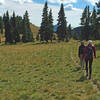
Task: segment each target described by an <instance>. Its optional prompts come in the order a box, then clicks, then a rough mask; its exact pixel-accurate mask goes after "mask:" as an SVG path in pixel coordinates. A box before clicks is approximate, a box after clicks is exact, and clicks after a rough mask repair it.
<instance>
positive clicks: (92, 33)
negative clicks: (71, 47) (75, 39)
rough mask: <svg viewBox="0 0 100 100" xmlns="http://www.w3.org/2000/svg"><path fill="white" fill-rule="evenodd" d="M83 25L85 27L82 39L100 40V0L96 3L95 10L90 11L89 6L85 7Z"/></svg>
mask: <svg viewBox="0 0 100 100" xmlns="http://www.w3.org/2000/svg"><path fill="white" fill-rule="evenodd" d="M96 8H97V9H96ZM81 25H82V27H83V28H82V31H81V36H80V39H81V40H89V39H92V40H100V1H99V2H98V3H96V7H94V8H93V11H90V8H89V6H86V7H85V9H84V10H83V13H82V17H81Z"/></svg>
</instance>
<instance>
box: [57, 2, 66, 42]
mask: <svg viewBox="0 0 100 100" xmlns="http://www.w3.org/2000/svg"><path fill="white" fill-rule="evenodd" d="M57 25H58V27H57V35H58V40H59V41H60V40H61V41H64V39H66V35H67V21H66V17H65V13H64V6H63V4H61V8H60V11H59V13H58V24H57Z"/></svg>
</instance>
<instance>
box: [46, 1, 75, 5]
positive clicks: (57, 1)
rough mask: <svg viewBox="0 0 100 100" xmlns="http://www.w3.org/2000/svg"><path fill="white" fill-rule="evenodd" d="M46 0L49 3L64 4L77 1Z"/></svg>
mask: <svg viewBox="0 0 100 100" xmlns="http://www.w3.org/2000/svg"><path fill="white" fill-rule="evenodd" d="M48 1H49V2H51V3H64V4H67V3H76V2H77V0H48Z"/></svg>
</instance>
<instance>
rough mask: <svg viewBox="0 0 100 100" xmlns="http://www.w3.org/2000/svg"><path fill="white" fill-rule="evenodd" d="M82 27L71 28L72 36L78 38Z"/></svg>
mask: <svg viewBox="0 0 100 100" xmlns="http://www.w3.org/2000/svg"><path fill="white" fill-rule="evenodd" d="M82 28H83V27H82V26H79V27H76V28H73V30H72V36H73V37H74V38H75V39H80V35H81V30H82Z"/></svg>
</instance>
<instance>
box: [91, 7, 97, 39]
mask: <svg viewBox="0 0 100 100" xmlns="http://www.w3.org/2000/svg"><path fill="white" fill-rule="evenodd" d="M91 33H92V34H91V39H97V38H98V31H97V12H96V9H95V7H94V8H93V12H92V15H91Z"/></svg>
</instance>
